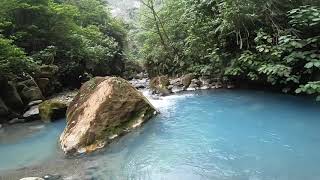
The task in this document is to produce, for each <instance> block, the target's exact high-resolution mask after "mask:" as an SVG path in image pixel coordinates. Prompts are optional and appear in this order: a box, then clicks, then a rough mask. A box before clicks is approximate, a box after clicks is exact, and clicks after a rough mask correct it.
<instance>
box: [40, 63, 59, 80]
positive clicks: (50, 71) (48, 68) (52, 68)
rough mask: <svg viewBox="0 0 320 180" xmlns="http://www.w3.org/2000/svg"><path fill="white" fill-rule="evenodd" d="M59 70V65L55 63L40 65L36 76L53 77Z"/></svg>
mask: <svg viewBox="0 0 320 180" xmlns="http://www.w3.org/2000/svg"><path fill="white" fill-rule="evenodd" d="M58 71H59V67H58V66H56V65H42V66H41V67H40V69H39V73H38V74H37V77H40V78H53V77H54V76H55V75H56V73H57V72H58Z"/></svg>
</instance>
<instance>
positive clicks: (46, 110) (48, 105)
mask: <svg viewBox="0 0 320 180" xmlns="http://www.w3.org/2000/svg"><path fill="white" fill-rule="evenodd" d="M66 111H67V103H66V102H63V101H58V100H47V101H44V102H43V103H41V104H40V105H39V114H40V118H41V120H42V121H44V122H51V121H54V120H57V119H60V118H64V117H65V114H66Z"/></svg>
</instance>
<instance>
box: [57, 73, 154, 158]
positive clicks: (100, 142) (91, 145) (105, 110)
mask: <svg viewBox="0 0 320 180" xmlns="http://www.w3.org/2000/svg"><path fill="white" fill-rule="evenodd" d="M156 113H157V111H156V110H155V108H154V107H153V106H152V105H151V104H150V103H149V101H148V100H147V99H146V98H145V97H144V96H143V95H142V93H140V92H139V91H137V90H136V89H135V88H134V87H133V86H132V85H130V83H129V82H127V81H126V80H124V79H122V78H117V77H96V78H93V79H92V80H90V81H88V82H86V83H85V84H84V85H83V86H82V87H81V89H80V91H79V93H78V94H77V96H76V97H75V98H74V100H73V101H72V102H71V104H70V106H69V107H68V110H67V126H66V128H65V130H64V132H63V133H62V135H61V136H60V144H61V147H62V149H63V151H64V152H65V153H66V154H69V155H76V154H81V153H88V152H92V151H95V150H97V149H100V148H102V147H104V146H105V145H106V144H108V143H110V142H111V141H112V140H113V139H114V138H116V137H117V136H120V135H123V134H124V133H127V132H129V131H130V130H131V129H134V128H136V127H138V126H140V125H141V124H142V123H144V122H145V121H147V120H148V119H150V118H151V117H152V116H154V115H155V114H156Z"/></svg>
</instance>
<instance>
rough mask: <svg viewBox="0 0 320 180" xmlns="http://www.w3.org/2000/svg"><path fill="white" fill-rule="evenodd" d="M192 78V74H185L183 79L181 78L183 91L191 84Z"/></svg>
mask: <svg viewBox="0 0 320 180" xmlns="http://www.w3.org/2000/svg"><path fill="white" fill-rule="evenodd" d="M193 78H194V75H193V74H191V73H190V74H186V75H184V76H183V77H181V83H182V84H183V88H184V89H187V88H188V87H189V86H190V84H191V81H192V79H193Z"/></svg>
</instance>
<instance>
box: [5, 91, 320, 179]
mask: <svg viewBox="0 0 320 180" xmlns="http://www.w3.org/2000/svg"><path fill="white" fill-rule="evenodd" d="M151 101H152V103H153V104H154V105H155V106H156V107H157V108H158V109H159V110H160V111H161V114H160V115H159V116H157V117H156V118H154V119H152V120H151V121H149V122H148V123H146V124H145V125H144V126H143V127H142V128H140V129H138V130H136V131H134V132H132V133H130V134H128V135H126V136H124V137H122V138H121V139H119V140H117V141H116V142H114V143H113V144H111V145H110V146H109V147H108V148H107V149H105V150H104V151H103V152H99V153H96V154H93V155H90V156H86V157H79V158H76V159H66V158H64V156H63V155H62V154H61V151H60V150H59V148H58V145H57V139H58V136H59V134H60V133H61V131H62V129H63V126H64V124H65V123H64V121H63V120H62V121H59V122H57V123H54V124H50V125H45V126H43V125H37V124H35V125H32V126H28V127H26V126H22V127H19V128H20V130H19V132H20V133H18V135H17V133H12V132H11V131H12V130H10V129H4V130H2V132H0V175H2V176H1V177H2V179H10V178H11V179H14V178H17V177H22V176H26V175H29V176H34V175H37V176H43V175H45V174H46V173H49V174H60V175H62V176H63V177H64V178H67V179H102V180H104V179H106V180H109V179H110V180H113V179H114V180H118V179H120V180H122V179H139V180H144V179H156V180H158V179H159V180H160V179H165V180H176V179H183V180H188V179H190V180H197V179H210V180H319V179H320V166H319V162H320V153H319V149H320V133H319V132H320V105H319V104H317V103H316V102H314V101H313V100H312V99H308V100H307V99H306V98H302V97H295V96H289V95H282V94H273V93H266V92H261V91H244V90H241V91H240V90H239V91H238V90H235V91H227V90H218V91H214V90H213V91H199V92H189V93H184V94H181V95H174V96H169V97H165V98H163V99H160V100H151ZM30 128H31V130H30ZM13 134H16V135H13ZM19 136H20V137H19ZM0 179H1V178H0Z"/></svg>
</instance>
